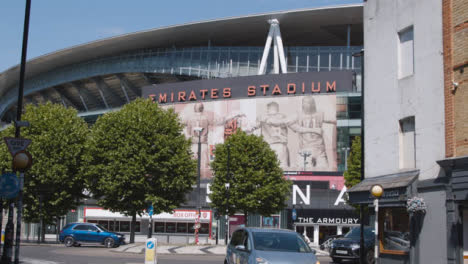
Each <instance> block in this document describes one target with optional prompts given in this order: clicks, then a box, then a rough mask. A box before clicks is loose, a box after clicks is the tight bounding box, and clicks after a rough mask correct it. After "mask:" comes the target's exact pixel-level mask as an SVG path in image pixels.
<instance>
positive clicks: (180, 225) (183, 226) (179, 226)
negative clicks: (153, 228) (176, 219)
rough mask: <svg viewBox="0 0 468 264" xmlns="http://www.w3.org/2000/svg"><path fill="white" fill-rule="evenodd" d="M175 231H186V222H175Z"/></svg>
mask: <svg viewBox="0 0 468 264" xmlns="http://www.w3.org/2000/svg"><path fill="white" fill-rule="evenodd" d="M177 233H187V223H177Z"/></svg>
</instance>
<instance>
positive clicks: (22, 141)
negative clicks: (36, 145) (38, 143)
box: [3, 137, 31, 156]
mask: <svg viewBox="0 0 468 264" xmlns="http://www.w3.org/2000/svg"><path fill="white" fill-rule="evenodd" d="M3 139H4V140H5V143H6V144H7V147H8V150H9V151H10V154H11V156H15V154H16V153H18V152H20V151H22V150H26V148H27V147H28V146H29V144H31V140H30V139H26V138H11V137H5V138H3Z"/></svg>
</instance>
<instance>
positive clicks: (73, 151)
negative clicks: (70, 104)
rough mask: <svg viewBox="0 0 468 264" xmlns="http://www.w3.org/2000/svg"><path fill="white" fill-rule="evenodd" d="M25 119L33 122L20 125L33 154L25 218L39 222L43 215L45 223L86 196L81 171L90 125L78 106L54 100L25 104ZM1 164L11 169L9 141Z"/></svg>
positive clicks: (1, 147) (0, 150)
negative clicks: (66, 104)
mask: <svg viewBox="0 0 468 264" xmlns="http://www.w3.org/2000/svg"><path fill="white" fill-rule="evenodd" d="M22 119H23V120H26V121H29V123H30V127H27V128H22V129H21V136H22V137H24V138H28V139H31V141H32V142H31V145H30V146H29V147H28V148H27V150H28V151H29V152H30V153H31V155H32V158H33V165H32V167H31V169H29V170H28V171H27V172H26V173H25V182H24V220H25V222H38V220H39V217H40V216H42V217H43V220H44V225H45V224H47V223H49V224H50V223H53V222H54V221H55V220H56V219H57V217H60V216H63V215H65V214H66V213H67V212H69V211H70V210H71V209H75V208H76V207H77V206H78V205H79V201H80V198H82V197H83V189H84V186H85V185H84V183H85V182H84V179H83V177H81V176H80V173H79V172H80V167H81V155H82V154H83V151H84V144H85V142H86V137H87V134H88V126H87V124H86V123H85V122H84V121H83V119H81V118H80V117H78V115H77V111H76V110H75V109H72V108H65V107H63V106H62V105H58V104H52V103H47V104H44V105H38V106H34V105H26V107H25V113H24V115H23V117H22ZM1 136H2V137H5V136H9V137H13V136H14V127H13V126H10V127H8V128H7V129H5V130H4V131H2V132H1ZM0 168H1V170H2V171H11V156H10V153H9V152H8V150H7V147H6V144H0ZM40 198H42V210H39V199H40Z"/></svg>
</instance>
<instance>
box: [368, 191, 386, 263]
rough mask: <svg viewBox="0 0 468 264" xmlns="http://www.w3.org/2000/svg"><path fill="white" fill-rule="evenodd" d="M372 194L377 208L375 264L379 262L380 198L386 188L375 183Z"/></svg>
mask: <svg viewBox="0 0 468 264" xmlns="http://www.w3.org/2000/svg"><path fill="white" fill-rule="evenodd" d="M370 191H371V194H372V196H373V197H374V198H375V199H374V209H375V221H374V224H375V227H374V230H375V246H374V259H375V264H379V198H380V197H382V194H383V192H384V189H383V187H382V185H380V184H375V185H373V186H372V187H371V190H370Z"/></svg>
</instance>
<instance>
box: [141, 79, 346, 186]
mask: <svg viewBox="0 0 468 264" xmlns="http://www.w3.org/2000/svg"><path fill="white" fill-rule="evenodd" d="M351 86H352V74H351V73H350V72H345V71H342V72H323V73H295V74H282V75H263V76H249V77H238V78H227V79H215V80H200V81H191V82H180V83H171V84H162V85H152V86H147V87H143V97H145V98H151V99H152V100H153V101H154V102H155V103H159V104H160V105H162V107H164V108H169V107H170V108H174V110H175V111H176V112H177V113H178V114H179V116H180V118H181V121H182V122H183V123H184V124H185V131H184V133H185V135H186V136H187V137H189V138H191V139H192V152H193V153H194V155H195V156H196V155H197V153H198V141H199V140H200V145H201V157H200V158H201V176H202V178H204V179H209V178H211V177H212V173H211V170H210V162H211V161H212V160H213V159H214V148H215V146H216V144H219V143H223V142H224V139H226V138H227V137H229V136H230V135H232V134H233V133H234V132H235V131H236V130H237V129H241V130H243V131H245V132H247V133H251V134H255V135H261V136H263V138H264V140H265V141H266V142H268V143H269V145H270V147H271V148H272V149H273V150H274V151H275V152H276V154H277V156H278V159H279V161H280V163H281V167H282V169H283V170H284V171H323V172H332V171H336V170H337V154H336V139H337V132H336V125H337V122H336V92H343V91H344V92H346V91H349V90H350V89H351ZM200 128H203V130H202V132H201V134H200V136H199V134H198V133H199V132H198V130H199V129H200Z"/></svg>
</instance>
